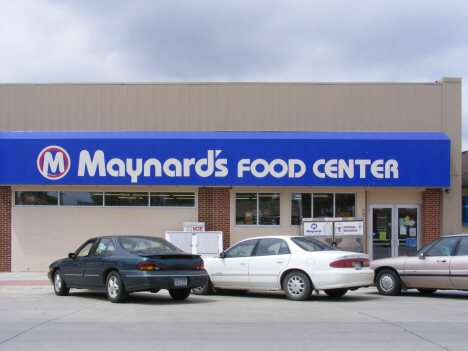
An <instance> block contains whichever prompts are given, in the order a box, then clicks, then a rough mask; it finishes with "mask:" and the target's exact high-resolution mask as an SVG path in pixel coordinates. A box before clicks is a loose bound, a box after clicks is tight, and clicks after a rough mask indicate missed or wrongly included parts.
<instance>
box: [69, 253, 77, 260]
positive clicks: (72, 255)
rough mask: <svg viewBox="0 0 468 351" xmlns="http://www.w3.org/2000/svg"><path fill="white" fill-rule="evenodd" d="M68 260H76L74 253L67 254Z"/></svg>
mask: <svg viewBox="0 0 468 351" xmlns="http://www.w3.org/2000/svg"><path fill="white" fill-rule="evenodd" d="M68 258H71V259H72V260H74V259H75V258H76V255H75V253H74V252H72V253H69V254H68Z"/></svg>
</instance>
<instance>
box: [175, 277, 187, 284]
mask: <svg viewBox="0 0 468 351" xmlns="http://www.w3.org/2000/svg"><path fill="white" fill-rule="evenodd" d="M174 286H187V278H175V279H174Z"/></svg>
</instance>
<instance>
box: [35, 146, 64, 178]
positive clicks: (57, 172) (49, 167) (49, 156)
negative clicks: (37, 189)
mask: <svg viewBox="0 0 468 351" xmlns="http://www.w3.org/2000/svg"><path fill="white" fill-rule="evenodd" d="M37 169H38V170H39V172H40V173H41V174H42V175H43V176H44V177H46V178H47V179H50V180H57V179H60V178H62V177H64V176H65V175H66V174H67V173H68V171H69V169H70V156H68V153H67V152H66V151H65V150H64V149H62V148H61V147H60V146H48V147H46V148H45V149H44V150H42V151H41V152H40V153H39V156H38V157H37Z"/></svg>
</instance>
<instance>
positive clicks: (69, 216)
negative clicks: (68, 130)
mask: <svg viewBox="0 0 468 351" xmlns="http://www.w3.org/2000/svg"><path fill="white" fill-rule="evenodd" d="M26 189H28V190H31V187H23V188H15V190H26ZM63 189H64V188H62V190H63ZM169 189H170V188H169ZM34 190H37V191H40V190H44V187H42V188H41V187H35V188H34ZM49 190H52V189H50V188H49ZM53 190H57V189H56V188H54V189H53ZM68 190H69V191H70V190H74V191H92V190H95V189H89V188H86V189H84V188H80V187H73V189H72V188H71V187H69V188H68ZM102 190H103V189H102V188H101V189H100V191H102ZM125 190H127V191H128V188H116V187H110V188H106V189H105V191H125ZM160 190H161V189H160V188H159V190H158V188H151V189H150V188H138V191H160ZM165 190H166V191H170V190H168V188H165ZM177 190H178V191H194V192H197V189H196V188H177ZM134 191H136V190H134ZM172 191H175V190H174V189H172ZM197 220H198V209H197V208H193V209H183V208H180V209H174V208H171V209H169V208H152V207H148V208H147V207H145V208H143V207H142V208H130V207H120V208H115V207H99V208H98V207H92V208H90V207H68V206H67V207H56V206H50V207H47V206H42V207H38V206H22V207H13V209H12V255H11V257H12V262H11V270H12V272H19V271H39V272H43V271H47V270H48V267H49V264H51V263H52V262H53V261H54V260H56V259H59V258H63V257H66V256H67V254H68V253H69V252H73V251H75V250H76V249H77V248H78V246H79V245H81V244H82V243H83V242H85V241H86V240H87V239H89V238H92V237H95V236H101V235H148V236H158V237H162V238H164V237H165V232H166V231H173V230H183V222H196V221H197Z"/></svg>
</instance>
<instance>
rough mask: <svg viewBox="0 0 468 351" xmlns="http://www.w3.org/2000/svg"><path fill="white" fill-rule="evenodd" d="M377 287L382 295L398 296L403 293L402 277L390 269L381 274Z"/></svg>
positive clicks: (376, 283)
mask: <svg viewBox="0 0 468 351" xmlns="http://www.w3.org/2000/svg"><path fill="white" fill-rule="evenodd" d="M375 285H376V286H377V289H378V290H379V293H381V294H382V295H387V296H396V295H399V294H400V292H401V281H400V276H399V275H398V274H397V273H396V272H395V271H393V270H390V269H384V270H383V271H381V272H379V274H378V275H377V279H376V281H375Z"/></svg>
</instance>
